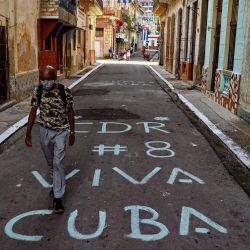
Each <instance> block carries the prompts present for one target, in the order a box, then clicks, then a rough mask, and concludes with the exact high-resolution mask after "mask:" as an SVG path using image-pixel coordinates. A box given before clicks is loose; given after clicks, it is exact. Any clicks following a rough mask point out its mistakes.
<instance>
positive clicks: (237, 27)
mask: <svg viewBox="0 0 250 250" xmlns="http://www.w3.org/2000/svg"><path fill="white" fill-rule="evenodd" d="M247 3H248V1H246V0H223V1H222V0H217V1H209V5H208V19H207V36H206V53H205V63H204V68H203V69H204V77H203V82H202V89H203V91H204V92H205V93H208V94H211V95H212V97H213V98H214V100H215V101H216V102H218V103H219V104H221V105H222V106H224V107H225V108H227V109H229V110H230V111H231V112H233V113H235V114H236V113H237V110H238V104H239V101H240V93H241V92H242V91H243V92H245V91H244V87H242V89H241V83H242V73H243V72H242V70H243V67H242V66H243V65H242V62H243V52H244V45H245V43H247V41H245V35H246V24H247V22H246V17H247V15H246V14H247ZM243 86H244V85H243ZM243 96H244V95H242V97H243ZM243 99H244V98H243Z"/></svg>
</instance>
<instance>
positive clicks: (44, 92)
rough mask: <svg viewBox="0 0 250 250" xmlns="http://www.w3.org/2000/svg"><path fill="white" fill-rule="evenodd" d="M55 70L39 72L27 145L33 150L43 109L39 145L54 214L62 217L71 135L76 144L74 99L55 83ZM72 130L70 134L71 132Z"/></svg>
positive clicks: (71, 141) (72, 142) (66, 89)
mask: <svg viewBox="0 0 250 250" xmlns="http://www.w3.org/2000/svg"><path fill="white" fill-rule="evenodd" d="M55 80H56V70H55V69H54V68H53V67H51V66H46V67H44V68H43V69H42V70H41V71H40V83H39V85H38V87H37V88H36V89H35V91H34V94H33V97H32V99H31V106H32V108H31V111H30V114H29V119H28V126H27V131H26V138H25V144H26V146H27V147H32V140H31V130H32V127H33V125H34V122H35V119H36V112H37V109H38V108H39V109H40V120H39V124H40V126H39V129H40V143H41V147H42V150H43V153H44V156H45V158H46V160H47V163H48V166H49V168H50V176H51V177H52V180H53V188H52V189H51V191H50V196H53V197H54V200H53V206H54V212H55V213H63V212H64V207H63V204H62V197H63V195H64V193H65V176H64V157H65V148H66V140H67V137H68V133H69V145H70V146H72V145H74V143H75V132H74V110H73V96H72V94H71V92H70V90H69V89H68V88H64V86H63V85H62V84H59V83H56V82H55ZM68 128H70V132H68Z"/></svg>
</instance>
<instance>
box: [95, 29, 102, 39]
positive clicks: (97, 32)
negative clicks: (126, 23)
mask: <svg viewBox="0 0 250 250" xmlns="http://www.w3.org/2000/svg"><path fill="white" fill-rule="evenodd" d="M103 36H104V29H103V28H96V37H103Z"/></svg>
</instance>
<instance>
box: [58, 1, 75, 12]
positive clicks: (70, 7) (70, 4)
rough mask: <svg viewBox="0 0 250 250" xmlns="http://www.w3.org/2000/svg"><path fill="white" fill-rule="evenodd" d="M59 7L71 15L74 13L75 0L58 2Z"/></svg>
mask: <svg viewBox="0 0 250 250" xmlns="http://www.w3.org/2000/svg"><path fill="white" fill-rule="evenodd" d="M59 6H60V7H62V8H64V9H65V10H67V11H68V12H70V13H72V14H75V12H76V0H60V1H59Z"/></svg>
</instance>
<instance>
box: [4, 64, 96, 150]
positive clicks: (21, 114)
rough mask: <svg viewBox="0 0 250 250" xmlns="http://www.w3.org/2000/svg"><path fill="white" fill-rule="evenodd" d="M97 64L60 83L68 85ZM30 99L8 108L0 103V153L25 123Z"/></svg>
mask: <svg viewBox="0 0 250 250" xmlns="http://www.w3.org/2000/svg"><path fill="white" fill-rule="evenodd" d="M97 65H98V64H96V65H94V66H88V67H86V68H85V69H83V70H81V71H79V72H77V73H76V74H75V75H74V76H73V77H70V78H68V79H64V80H62V81H61V83H62V84H64V85H65V86H66V87H69V86H70V85H72V84H73V83H74V82H76V81H77V80H79V79H80V78H81V77H83V76H84V75H86V74H87V73H88V72H90V71H91V70H93V69H94V68H95V67H96V66H97ZM30 100H31V97H28V98H27V99H25V100H24V101H22V102H19V103H17V104H15V105H13V106H11V107H9V108H8V104H7V105H6V104H4V105H0V110H1V111H0V153H1V151H3V150H4V149H5V148H7V147H8V145H9V144H10V145H11V144H13V143H14V142H15V140H14V141H11V138H10V137H12V134H13V135H14V131H15V130H16V131H18V130H19V129H20V128H22V127H23V126H24V125H25V122H26V119H25V117H26V116H27V115H28V114H29V112H30V109H31V107H30ZM12 103H15V102H12ZM5 107H6V109H5ZM12 130H13V131H12ZM6 132H7V133H6ZM6 134H7V136H8V135H10V137H9V138H7V139H5V137H6ZM9 141H11V142H9ZM4 144H8V145H7V146H6V145H4Z"/></svg>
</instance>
